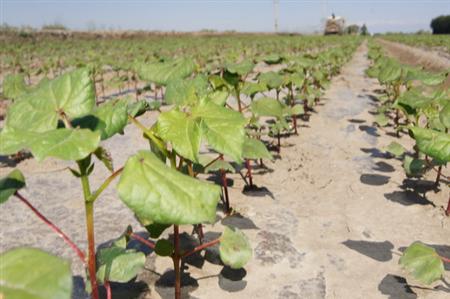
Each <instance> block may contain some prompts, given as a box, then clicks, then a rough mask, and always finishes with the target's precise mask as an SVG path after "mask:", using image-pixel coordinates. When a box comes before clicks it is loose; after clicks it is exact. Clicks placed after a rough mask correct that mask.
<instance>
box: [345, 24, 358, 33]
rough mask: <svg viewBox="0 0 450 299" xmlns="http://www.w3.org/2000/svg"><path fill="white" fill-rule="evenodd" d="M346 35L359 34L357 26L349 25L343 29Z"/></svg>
mask: <svg viewBox="0 0 450 299" xmlns="http://www.w3.org/2000/svg"><path fill="white" fill-rule="evenodd" d="M345 33H346V34H358V33H359V26H358V25H355V24H353V25H349V26H347V27H346V28H345Z"/></svg>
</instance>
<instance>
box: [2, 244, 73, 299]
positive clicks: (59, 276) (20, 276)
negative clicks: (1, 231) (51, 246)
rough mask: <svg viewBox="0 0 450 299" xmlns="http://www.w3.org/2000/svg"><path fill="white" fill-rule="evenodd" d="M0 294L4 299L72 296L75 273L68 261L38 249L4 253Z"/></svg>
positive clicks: (50, 298) (43, 298) (53, 298)
mask: <svg viewBox="0 0 450 299" xmlns="http://www.w3.org/2000/svg"><path fill="white" fill-rule="evenodd" d="M0 261H1V262H0V297H2V298H4V299H9V298H11V299H69V298H71V292H72V274H71V273H70V265H69V263H68V262H66V261H64V260H62V259H61V258H59V257H56V256H53V255H50V254H48V253H46V252H44V251H42V250H39V249H34V248H17V249H13V250H10V251H7V252H4V253H2V254H1V255H0Z"/></svg>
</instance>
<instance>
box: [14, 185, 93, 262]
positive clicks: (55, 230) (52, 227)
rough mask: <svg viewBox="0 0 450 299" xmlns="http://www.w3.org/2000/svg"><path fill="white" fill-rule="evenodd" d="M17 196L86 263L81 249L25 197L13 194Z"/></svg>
mask: <svg viewBox="0 0 450 299" xmlns="http://www.w3.org/2000/svg"><path fill="white" fill-rule="evenodd" d="M14 195H15V196H16V197H17V198H19V199H20V200H21V201H22V202H23V203H24V204H25V205H27V206H28V207H29V208H30V209H31V210H32V211H33V212H34V214H36V216H37V217H38V218H39V219H41V220H42V221H43V222H44V223H45V224H47V225H48V226H49V227H50V228H51V229H52V230H53V231H54V232H55V233H56V234H57V235H58V236H60V237H61V238H62V239H63V240H64V241H65V242H66V243H67V245H69V246H70V248H72V250H73V251H75V253H76V254H77V256H78V257H79V258H80V260H81V261H82V262H83V263H84V264H86V256H85V254H84V252H83V251H81V249H80V248H78V246H77V245H76V244H75V243H74V242H73V241H72V240H71V239H70V238H69V237H68V236H67V235H66V234H65V233H64V232H63V231H62V230H61V229H60V228H59V227H57V226H56V225H55V224H53V223H52V222H51V221H50V220H48V219H47V217H45V216H44V215H42V214H41V213H40V212H39V211H38V210H37V209H36V208H35V207H34V206H33V205H32V204H31V203H30V202H29V201H28V200H27V199H26V198H25V197H23V196H22V195H21V194H20V193H19V192H16V193H15V194H14Z"/></svg>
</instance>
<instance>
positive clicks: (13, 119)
mask: <svg viewBox="0 0 450 299" xmlns="http://www.w3.org/2000/svg"><path fill="white" fill-rule="evenodd" d="M94 105H95V92H94V85H93V82H92V79H91V75H90V71H89V70H88V69H78V70H75V71H72V72H70V73H66V74H64V75H62V76H60V77H58V78H56V79H54V80H51V81H48V82H47V83H44V84H43V85H42V86H40V87H39V88H37V89H35V90H33V91H32V92H30V93H26V94H24V95H23V96H21V97H20V98H19V99H18V100H17V101H16V102H14V104H12V105H11V106H10V107H9V109H8V112H7V117H6V121H5V130H11V129H12V130H21V131H30V132H45V131H49V130H52V129H55V128H56V127H57V124H58V119H60V118H61V115H62V114H65V115H66V116H67V117H68V118H69V119H73V118H77V117H81V116H83V115H86V114H89V113H90V112H91V110H92V109H93V107H94Z"/></svg>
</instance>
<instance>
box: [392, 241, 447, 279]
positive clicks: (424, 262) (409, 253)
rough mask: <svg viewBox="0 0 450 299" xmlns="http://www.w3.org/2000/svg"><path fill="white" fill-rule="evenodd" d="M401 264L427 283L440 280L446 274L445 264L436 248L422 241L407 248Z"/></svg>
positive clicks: (400, 261) (415, 276)
mask: <svg viewBox="0 0 450 299" xmlns="http://www.w3.org/2000/svg"><path fill="white" fill-rule="evenodd" d="M399 264H400V265H401V266H402V267H404V268H405V269H406V270H407V271H409V272H411V273H412V275H413V276H414V278H416V279H417V280H418V281H420V282H422V283H425V284H431V283H433V282H435V281H437V280H439V279H440V278H441V277H442V275H443V274H444V264H443V262H442V260H441V258H440V257H439V255H438V254H437V253H436V250H435V249H434V248H431V247H429V246H426V245H424V244H422V243H420V242H414V243H412V244H411V245H410V246H409V247H408V248H407V249H406V250H405V252H404V253H403V256H402V257H401V258H400V260H399Z"/></svg>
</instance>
